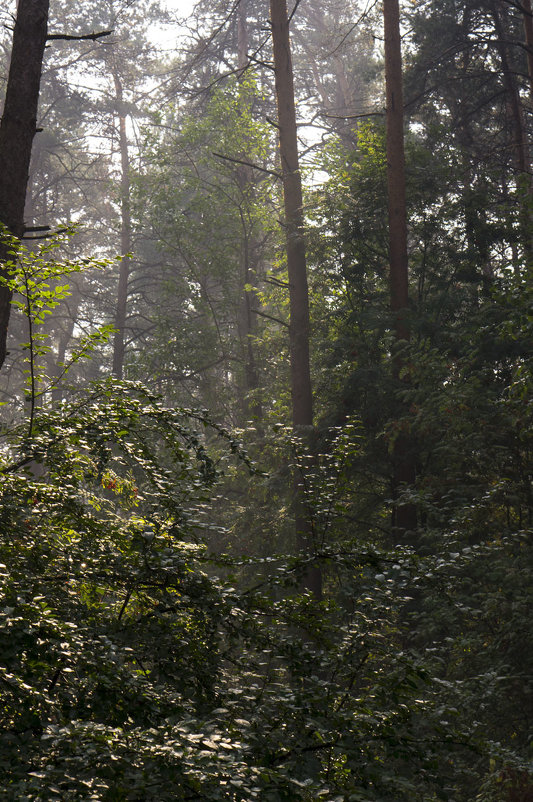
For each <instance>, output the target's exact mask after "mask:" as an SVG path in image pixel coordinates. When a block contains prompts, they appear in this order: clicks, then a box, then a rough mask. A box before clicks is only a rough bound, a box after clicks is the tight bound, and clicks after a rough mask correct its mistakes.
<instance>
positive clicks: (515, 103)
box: [490, 0, 533, 264]
mask: <svg viewBox="0 0 533 802" xmlns="http://www.w3.org/2000/svg"><path fill="white" fill-rule="evenodd" d="M490 8H491V14H492V18H493V20H494V28H495V31H496V46H497V48H498V53H499V56H500V63H501V68H502V77H503V83H504V86H505V92H506V97H507V104H508V110H509V112H508V114H509V121H510V127H511V138H512V142H511V144H512V148H513V151H514V157H515V167H516V173H517V187H518V189H519V190H520V191H521V193H522V198H521V199H520V227H521V233H522V245H523V248H524V256H525V260H526V262H527V263H528V264H533V237H532V231H531V223H532V215H531V209H530V204H531V199H532V197H533V186H532V183H531V160H530V155H529V142H528V137H527V133H526V125H525V120H524V110H523V108H522V99H521V97H520V90H519V87H518V83H517V80H516V75H515V72H514V70H513V68H512V65H511V63H510V60H509V49H508V42H507V36H506V33H505V25H504V19H505V17H504V16H503V15H505V14H506V13H507V10H506V8H505V7H504V6H503V5H502V4H501V2H499V0H494V1H493V2H492V3H491V6H490ZM526 16H527V15H525V14H524V19H526ZM502 17H503V18H502ZM529 20H530V21H531V18H529ZM526 32H527V28H526ZM528 64H529V61H528Z"/></svg>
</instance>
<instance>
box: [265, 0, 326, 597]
mask: <svg viewBox="0 0 533 802" xmlns="http://www.w3.org/2000/svg"><path fill="white" fill-rule="evenodd" d="M270 17H271V24H272V44H273V50H274V72H275V82H276V97H277V104H278V125H279V146H280V156H281V167H282V175H283V201H284V208H285V233H286V243H287V245H286V247H287V270H288V276H289V295H290V325H289V340H290V373H291V397H292V424H293V429H294V431H295V433H296V434H297V435H308V434H309V433H310V432H311V429H312V426H313V397H312V390H311V371H310V366H309V293H308V286H307V265H306V253H305V239H304V217H303V197H302V180H301V174H300V166H299V161H298V137H297V130H296V109H295V105H294V83H293V71H292V59H291V47H290V39H289V19H288V15H287V3H286V0H270ZM295 508H296V536H297V540H298V545H299V547H300V549H301V550H302V551H304V552H305V551H307V552H310V551H311V550H312V530H311V523H310V520H309V516H307V515H306V514H305V510H304V504H303V487H302V482H301V478H300V477H298V476H296V478H295ZM305 585H306V587H307V588H308V589H309V590H311V592H312V593H313V595H314V596H315V598H320V597H321V594H322V575H321V571H320V569H319V568H318V567H316V566H315V567H313V568H311V569H309V571H308V573H307V576H306V577H305Z"/></svg>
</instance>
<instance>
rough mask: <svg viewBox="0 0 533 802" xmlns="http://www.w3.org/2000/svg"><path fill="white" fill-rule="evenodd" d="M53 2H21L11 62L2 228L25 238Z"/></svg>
mask: <svg viewBox="0 0 533 802" xmlns="http://www.w3.org/2000/svg"><path fill="white" fill-rule="evenodd" d="M48 5H49V0H19V2H18V7H17V18H16V21H15V28H14V31H13V46H12V50H11V63H10V67H9V75H8V79H7V89H6V98H5V103H4V111H3V114H2V120H1V122H0V223H2V224H3V225H4V226H5V227H6V228H7V229H8V231H9V232H10V234H12V235H13V236H14V237H16V238H18V239H20V238H21V237H22V235H23V234H24V204H25V201H26V188H27V185H28V175H29V169H30V159H31V149H32V144H33V138H34V136H35V133H36V131H37V107H38V105H39V90H40V86H41V73H42V65H43V57H44V49H45V45H46V37H47V31H48ZM9 250H10V246H9V245H7V244H6V242H5V241H1V240H0V279H5V278H6V273H7V271H6V268H5V266H4V265H5V262H6V260H7V259H8V252H9ZM11 297H12V291H11V290H10V289H9V287H7V286H6V285H5V284H4V283H3V282H2V281H0V368H1V367H2V365H3V364H4V361H5V358H6V341H7V328H8V324H9V314H10V310H11Z"/></svg>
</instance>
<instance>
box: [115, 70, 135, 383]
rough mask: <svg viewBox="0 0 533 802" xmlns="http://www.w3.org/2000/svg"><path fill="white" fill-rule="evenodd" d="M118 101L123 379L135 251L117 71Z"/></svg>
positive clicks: (118, 352) (118, 338)
mask: <svg viewBox="0 0 533 802" xmlns="http://www.w3.org/2000/svg"><path fill="white" fill-rule="evenodd" d="M113 81H114V83H115V98H116V101H117V109H118V126H119V148H120V170H121V172H120V250H121V252H122V261H121V262H120V271H119V277H118V292H117V303H116V307H115V337H114V341H113V374H114V375H115V376H116V377H117V379H121V378H122V374H123V371H124V353H125V329H126V317H127V307H128V279H129V275H130V258H129V256H127V255H126V254H129V253H130V251H131V240H132V237H131V207H130V160H129V152H128V139H127V135H126V115H125V114H124V110H123V103H124V97H123V95H124V93H123V89H122V82H121V81H120V78H119V76H118V74H117V72H116V71H114V72H113Z"/></svg>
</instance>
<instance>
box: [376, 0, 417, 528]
mask: <svg viewBox="0 0 533 802" xmlns="http://www.w3.org/2000/svg"><path fill="white" fill-rule="evenodd" d="M383 19H384V27H385V85H386V116H387V186H388V216H389V271H390V272H389V276H390V302H391V310H392V312H393V316H394V333H395V337H396V340H397V341H398V342H399V341H402V340H403V341H408V340H409V339H410V337H411V331H410V327H409V320H408V311H409V310H408V307H409V284H408V256H407V208H406V193H405V148H404V133H403V125H404V115H403V86H402V51H401V37H400V9H399V3H398V0H383ZM402 368H403V360H402V357H401V356H400V355H399V354H398V353H395V354H393V361H392V369H393V377H394V379H395V381H396V382H400V381H401V380H402V378H401V374H402ZM411 452H412V444H411V442H410V438H409V437H408V435H407V434H406V433H400V434H399V435H398V437H397V439H396V441H395V445H394V451H393V494H394V495H397V493H398V491H399V490H401V489H402V488H405V487H406V486H409V485H413V484H414V481H415V462H414V457H413V455H412V453H411ZM393 527H394V531H395V534H397V535H398V536H399V537H400V538H402V537H403V536H404V535H405V533H406V532H407V531H409V530H413V529H415V528H416V509H415V507H414V506H413V505H412V504H395V505H394V508H393Z"/></svg>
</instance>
